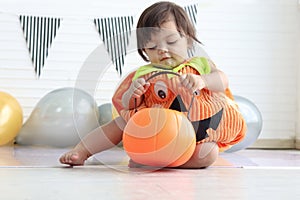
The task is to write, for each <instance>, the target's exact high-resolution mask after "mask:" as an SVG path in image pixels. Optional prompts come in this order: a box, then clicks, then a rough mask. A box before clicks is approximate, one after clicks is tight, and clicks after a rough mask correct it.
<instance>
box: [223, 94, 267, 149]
mask: <svg viewBox="0 0 300 200" xmlns="http://www.w3.org/2000/svg"><path fill="white" fill-rule="evenodd" d="M234 99H235V101H236V102H237V104H238V106H239V109H240V112H241V113H242V115H243V117H244V118H245V121H246V124H247V132H246V136H245V138H244V139H243V140H242V141H241V142H239V143H237V144H235V145H233V146H232V147H231V148H230V149H228V150H226V152H235V151H239V150H242V149H245V148H247V147H249V146H250V145H251V144H253V143H254V142H255V141H256V140H257V138H258V137H259V135H260V133H261V130H262V126H263V119H262V115H261V113H260V111H259V109H258V108H257V107H256V105H255V104H254V103H253V102H251V101H250V100H248V99H247V98H245V97H242V96H237V95H234Z"/></svg>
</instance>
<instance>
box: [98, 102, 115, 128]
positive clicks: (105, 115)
mask: <svg viewBox="0 0 300 200" xmlns="http://www.w3.org/2000/svg"><path fill="white" fill-rule="evenodd" d="M98 110H99V124H100V125H103V124H106V123H108V122H110V121H111V120H112V119H113V115H112V104H111V103H104V104H102V105H100V106H99V107H98Z"/></svg>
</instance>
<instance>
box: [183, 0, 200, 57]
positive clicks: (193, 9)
mask: <svg viewBox="0 0 300 200" xmlns="http://www.w3.org/2000/svg"><path fill="white" fill-rule="evenodd" d="M197 6H198V5H197V4H193V5H189V6H185V7H184V10H185V11H186V13H187V14H188V16H189V18H190V20H191V22H192V23H193V25H194V26H196V24H197ZM188 54H189V56H190V57H193V56H194V54H195V49H194V48H192V49H190V50H189V52H188Z"/></svg>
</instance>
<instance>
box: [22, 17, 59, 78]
mask: <svg viewBox="0 0 300 200" xmlns="http://www.w3.org/2000/svg"><path fill="white" fill-rule="evenodd" d="M19 19H20V23H21V26H22V29H23V33H24V36H25V39H26V42H27V47H28V49H29V53H30V57H31V60H32V62H33V65H34V69H35V72H36V74H37V76H38V77H39V76H40V75H41V70H42V68H43V66H44V64H45V60H46V58H47V56H48V49H49V48H50V46H51V44H52V41H53V40H54V38H55V36H56V32H57V31H58V29H59V26H60V21H61V19H59V18H49V17H36V16H25V15H20V16H19Z"/></svg>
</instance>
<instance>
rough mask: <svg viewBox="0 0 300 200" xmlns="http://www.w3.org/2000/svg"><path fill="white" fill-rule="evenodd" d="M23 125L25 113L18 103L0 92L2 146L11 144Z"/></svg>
mask: <svg viewBox="0 0 300 200" xmlns="http://www.w3.org/2000/svg"><path fill="white" fill-rule="evenodd" d="M22 125H23V112H22V108H21V106H20V104H19V103H18V101H17V100H16V99H15V98H14V97H12V96H11V95H9V94H7V93H5V92H0V145H5V144H8V143H9V142H11V141H12V140H13V139H14V138H15V137H16V136H17V134H18V133H19V131H20V129H21V127H22Z"/></svg>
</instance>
